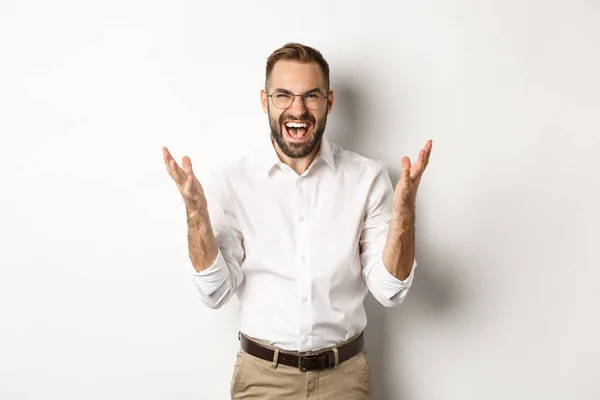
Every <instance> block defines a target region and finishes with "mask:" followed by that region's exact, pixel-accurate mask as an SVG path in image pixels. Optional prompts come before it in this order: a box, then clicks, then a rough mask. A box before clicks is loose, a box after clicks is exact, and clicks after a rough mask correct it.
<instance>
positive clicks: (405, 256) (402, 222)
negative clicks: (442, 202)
mask: <svg viewBox="0 0 600 400" xmlns="http://www.w3.org/2000/svg"><path fill="white" fill-rule="evenodd" d="M414 259H415V212H414V209H410V210H403V211H396V210H394V212H393V214H392V219H391V221H390V230H389V232H388V237H387V241H386V243H385V248H384V250H383V264H384V266H385V268H386V269H387V270H388V272H389V273H390V274H392V275H394V276H395V277H396V278H397V279H400V280H405V279H406V278H408V276H409V275H410V271H411V269H412V266H413V262H414Z"/></svg>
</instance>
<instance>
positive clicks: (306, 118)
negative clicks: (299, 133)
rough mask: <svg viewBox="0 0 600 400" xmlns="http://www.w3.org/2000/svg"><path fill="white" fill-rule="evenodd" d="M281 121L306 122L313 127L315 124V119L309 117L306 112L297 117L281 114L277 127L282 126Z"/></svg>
mask: <svg viewBox="0 0 600 400" xmlns="http://www.w3.org/2000/svg"><path fill="white" fill-rule="evenodd" d="M283 121H308V122H310V123H312V124H313V125H315V124H316V121H315V118H314V117H313V116H312V115H310V114H309V113H308V112H305V113H304V114H302V115H299V116H294V115H290V114H286V113H283V114H281V116H280V117H279V125H282V124H283Z"/></svg>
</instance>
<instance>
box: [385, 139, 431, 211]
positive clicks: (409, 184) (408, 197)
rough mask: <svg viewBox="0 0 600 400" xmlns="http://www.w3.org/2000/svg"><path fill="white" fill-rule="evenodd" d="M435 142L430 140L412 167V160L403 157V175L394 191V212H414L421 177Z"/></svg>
mask: <svg viewBox="0 0 600 400" xmlns="http://www.w3.org/2000/svg"><path fill="white" fill-rule="evenodd" d="M432 147H433V141H431V140H428V141H427V143H425V147H424V148H423V150H421V151H420V152H419V158H418V160H417V162H416V163H414V164H413V165H412V166H411V164H410V158H408V157H406V156H405V157H402V174H401V175H400V180H399V181H398V183H397V184H396V189H395V191H394V211H397V212H402V211H406V210H411V211H412V210H414V207H415V201H416V197H417V189H418V188H419V184H420V183H421V177H422V176H423V172H425V168H427V164H429V157H430V156H431V148H432Z"/></svg>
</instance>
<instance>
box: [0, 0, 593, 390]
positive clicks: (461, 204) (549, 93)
mask: <svg viewBox="0 0 600 400" xmlns="http://www.w3.org/2000/svg"><path fill="white" fill-rule="evenodd" d="M289 41H299V42H302V43H304V44H308V45H311V46H314V47H316V48H318V49H319V50H321V51H322V52H323V54H324V55H325V57H326V59H327V60H328V61H329V63H330V66H331V80H332V88H333V89H334V90H335V91H336V95H337V96H336V104H335V105H334V110H333V113H332V114H331V116H330V119H329V123H328V129H327V135H328V137H329V138H330V140H332V141H336V142H338V143H340V144H341V145H342V146H344V147H346V148H348V149H350V150H353V151H356V152H359V153H361V154H364V155H366V156H369V157H372V158H376V159H380V160H383V161H385V162H386V163H387V165H388V167H389V171H390V175H391V176H392V179H393V181H394V182H395V181H396V180H397V178H398V174H399V170H400V163H401V162H400V160H401V158H402V156H404V155H408V156H410V157H411V159H413V160H414V159H415V158H416V156H417V154H418V151H419V150H420V149H421V148H422V146H423V145H424V144H425V142H426V140H427V139H429V138H431V139H433V140H434V148H433V154H432V158H431V163H430V165H429V168H428V170H427V172H426V176H425V177H424V178H423V181H422V184H421V188H420V191H419V199H418V211H417V212H418V217H417V218H418V220H417V247H418V248H417V259H418V261H419V267H418V269H417V274H416V280H415V284H414V286H413V288H412V290H411V293H410V294H409V296H408V298H407V300H406V301H405V302H404V303H403V304H402V305H401V306H400V307H398V308H394V309H384V308H383V307H382V306H380V305H378V304H376V303H375V301H374V300H373V299H372V298H371V297H369V298H368V299H367V302H366V303H367V308H368V313H369V314H368V315H369V327H368V329H367V345H368V349H369V355H368V356H369V359H370V361H371V364H372V371H373V375H374V385H375V389H374V390H375V398H376V399H377V400H379V399H409V400H437V399H440V400H445V399H461V400H465V399H473V400H479V399H486V400H488V399H498V400H500V399H546V400H551V399H577V400H587V399H590V400H591V399H598V398H600V382H599V381H598V374H599V372H600V367H599V365H600V364H599V357H600V344H599V342H598V338H599V337H600V321H599V319H600V317H599V316H600V311H599V305H600V257H599V256H598V247H599V246H598V245H599V244H600V240H599V239H600V237H599V236H600V235H599V233H598V231H597V229H598V225H599V222H600V221H599V213H598V204H599V203H600V196H599V195H600V188H599V186H600V184H599V179H598V173H599V172H600V168H599V167H600V165H599V158H600V157H599V156H598V153H599V150H600V139H599V136H600V124H599V122H598V120H599V117H600V100H599V99H600V95H599V93H600V78H599V71H600V4H599V3H598V2H597V1H594V0H573V1H569V2H567V1H558V0H555V1H541V0H530V1H516V0H511V1H502V0H495V1H490V0H486V1H481V0H464V1H455V2H448V1H442V0H426V1H408V0H402V1H396V2H391V1H390V2H385V1H368V2H358V1H353V2H350V1H341V0H337V1H304V2H283V1H238V2H235V3H233V2H216V1H213V2H210V3H209V2H200V1H196V2H192V1H188V2H181V1H171V2H169V3H168V4H167V2H164V3H159V2H148V1H141V0H138V1H132V0H130V1H103V2H96V3H95V4H94V3H92V2H77V1H71V2H67V1H53V2H42V1H38V2H27V1H11V0H9V1H6V0H3V1H2V2H1V3H0V60H1V62H0V135H1V142H0V151H1V154H0V174H1V196H0V204H1V207H0V246H1V248H0V265H1V269H0V324H1V326H0V399H3V400H13V399H18V400H20V399H64V400H67V399H86V400H87V399H181V400H183V399H209V400H213V399H217V400H218V399H226V398H228V391H229V382H230V379H231V373H232V369H233V363H234V359H235V352H236V350H237V345H238V343H237V338H236V332H237V305H238V303H237V299H234V300H233V301H232V302H230V303H229V304H227V305H226V306H225V307H224V308H222V309H220V310H217V311H213V310H209V309H208V308H206V307H205V306H203V305H202V304H201V303H200V301H199V300H198V298H197V295H196V292H195V289H194V288H193V287H192V285H191V275H190V270H189V268H190V266H189V264H188V258H187V244H186V240H187V236H186V225H185V214H184V209H183V203H182V201H181V198H180V195H179V193H178V192H177V189H176V187H175V185H174V184H173V182H171V181H170V178H169V177H168V175H167V173H166V171H165V169H164V164H163V162H162V155H161V146H163V145H166V146H168V147H169V148H170V149H171V150H172V152H173V153H174V155H175V156H176V157H177V159H178V160H181V157H182V156H183V155H186V154H187V155H189V156H190V157H191V158H192V161H193V163H194V166H195V168H196V170H197V171H198V174H199V175H200V177H202V176H206V175H205V174H207V173H209V172H210V171H211V170H212V169H214V168H215V167H218V166H221V165H223V164H224V163H226V162H229V161H231V160H233V159H235V158H237V157H239V156H241V155H242V154H243V153H245V152H246V151H247V150H249V149H250V148H252V147H254V146H256V145H259V144H260V143H263V142H264V141H265V140H268V124H267V118H266V116H265V115H264V114H263V113H262V110H261V108H260V102H259V91H260V89H261V88H262V86H263V82H264V68H265V62H266V59H267V57H268V56H269V54H270V53H271V52H272V51H273V50H274V49H276V48H278V47H280V46H282V45H283V44H285V43H286V42H289Z"/></svg>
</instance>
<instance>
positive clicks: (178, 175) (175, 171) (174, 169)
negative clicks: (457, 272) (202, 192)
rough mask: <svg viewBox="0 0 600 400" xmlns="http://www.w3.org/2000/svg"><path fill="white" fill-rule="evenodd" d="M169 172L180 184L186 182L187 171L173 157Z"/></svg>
mask: <svg viewBox="0 0 600 400" xmlns="http://www.w3.org/2000/svg"><path fill="white" fill-rule="evenodd" d="M169 173H170V174H171V177H172V178H173V179H174V180H175V182H177V184H178V185H183V184H184V183H185V178H186V176H185V172H184V171H183V170H182V169H181V168H179V165H177V163H176V162H175V160H173V159H171V161H170V162H169Z"/></svg>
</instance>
